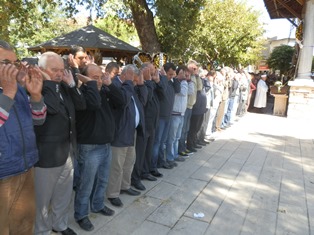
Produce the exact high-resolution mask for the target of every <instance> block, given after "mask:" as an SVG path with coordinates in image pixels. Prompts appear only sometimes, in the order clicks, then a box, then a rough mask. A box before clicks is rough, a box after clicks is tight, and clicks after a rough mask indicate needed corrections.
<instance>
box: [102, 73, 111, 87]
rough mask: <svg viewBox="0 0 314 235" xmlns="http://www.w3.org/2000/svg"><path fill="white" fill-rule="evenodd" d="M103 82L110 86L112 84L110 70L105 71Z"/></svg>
mask: <svg viewBox="0 0 314 235" xmlns="http://www.w3.org/2000/svg"><path fill="white" fill-rule="evenodd" d="M101 80H102V84H104V85H105V86H109V85H110V84H111V79H110V74H109V73H108V72H105V73H104V74H103V76H102V78H101Z"/></svg>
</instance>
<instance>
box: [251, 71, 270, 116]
mask: <svg viewBox="0 0 314 235" xmlns="http://www.w3.org/2000/svg"><path fill="white" fill-rule="evenodd" d="M266 79H267V76H266V74H263V75H262V76H261V79H260V80H259V81H258V83H257V87H256V96H255V100H254V107H255V108H257V109H258V110H259V111H258V112H259V113H263V112H264V109H265V108H266V105H267V91H268V86H267V84H266V82H265V81H266Z"/></svg>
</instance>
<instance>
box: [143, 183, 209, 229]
mask: <svg viewBox="0 0 314 235" xmlns="http://www.w3.org/2000/svg"><path fill="white" fill-rule="evenodd" d="M205 185H206V182H203V181H199V180H193V179H188V180H186V182H185V183H184V185H182V187H181V188H180V189H178V190H176V191H175V193H174V194H173V195H172V196H171V197H170V198H169V199H168V200H167V201H163V204H162V205H161V206H160V207H159V208H158V209H156V210H155V211H154V212H153V213H152V214H151V215H150V216H149V217H148V218H147V219H148V220H149V221H152V222H155V223H159V224H163V225H165V226H168V227H173V226H174V225H175V224H176V222H177V221H178V220H179V219H180V217H181V216H182V215H183V214H184V212H185V211H186V209H187V208H188V207H189V206H190V204H191V203H192V202H193V201H194V200H195V198H196V197H197V196H198V195H199V193H200V192H201V191H202V190H203V188H204V186H205Z"/></svg>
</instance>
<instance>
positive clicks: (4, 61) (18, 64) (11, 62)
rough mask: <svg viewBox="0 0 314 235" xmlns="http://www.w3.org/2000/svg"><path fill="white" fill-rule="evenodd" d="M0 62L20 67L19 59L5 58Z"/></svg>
mask: <svg viewBox="0 0 314 235" xmlns="http://www.w3.org/2000/svg"><path fill="white" fill-rule="evenodd" d="M0 64H13V65H15V67H16V68H17V69H20V68H21V67H22V62H21V61H20V60H16V61H11V60H8V59H5V60H1V61H0Z"/></svg>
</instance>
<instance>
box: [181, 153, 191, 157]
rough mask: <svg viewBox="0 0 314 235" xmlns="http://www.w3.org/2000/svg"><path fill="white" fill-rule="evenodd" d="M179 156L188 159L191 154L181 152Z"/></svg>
mask: <svg viewBox="0 0 314 235" xmlns="http://www.w3.org/2000/svg"><path fill="white" fill-rule="evenodd" d="M179 155H180V156H182V157H187V156H189V154H187V153H186V152H180V153H179Z"/></svg>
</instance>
